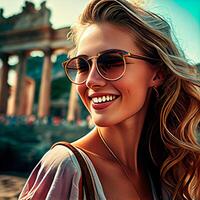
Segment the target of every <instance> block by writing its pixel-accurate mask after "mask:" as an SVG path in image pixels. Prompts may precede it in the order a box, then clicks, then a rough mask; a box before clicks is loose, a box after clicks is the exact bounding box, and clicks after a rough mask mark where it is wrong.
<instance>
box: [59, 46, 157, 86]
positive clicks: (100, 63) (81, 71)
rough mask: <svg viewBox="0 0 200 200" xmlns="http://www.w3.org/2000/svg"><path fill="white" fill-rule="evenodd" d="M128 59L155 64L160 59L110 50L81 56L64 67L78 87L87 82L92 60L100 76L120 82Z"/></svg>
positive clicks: (72, 59) (64, 64)
mask: <svg viewBox="0 0 200 200" xmlns="http://www.w3.org/2000/svg"><path fill="white" fill-rule="evenodd" d="M126 57H130V58H135V59H140V60H144V61H147V62H149V63H155V62H156V61H158V59H155V58H150V57H147V56H141V55H135V54H132V53H130V52H126V51H124V50H119V49H109V50H106V51H102V52H100V53H98V54H97V55H96V56H92V57H88V56H87V55H79V56H77V57H74V58H71V59H69V60H68V61H65V62H63V63H62V64H63V67H64V70H65V73H66V75H67V76H68V78H69V79H70V81H71V82H72V83H74V84H76V85H80V84H83V83H85V82H86V80H87V78H88V75H89V73H90V69H91V66H92V59H95V61H96V69H97V72H98V73H99V75H100V76H101V77H102V78H104V79H105V80H108V81H116V80H119V79H120V78H121V77H122V76H123V75H124V73H125V71H126V59H125V58H126Z"/></svg>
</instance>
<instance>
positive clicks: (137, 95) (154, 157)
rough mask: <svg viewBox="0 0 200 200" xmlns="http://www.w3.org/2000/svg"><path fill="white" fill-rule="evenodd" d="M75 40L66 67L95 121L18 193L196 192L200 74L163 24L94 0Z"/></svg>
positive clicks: (138, 197)
mask: <svg viewBox="0 0 200 200" xmlns="http://www.w3.org/2000/svg"><path fill="white" fill-rule="evenodd" d="M69 39H72V40H73V41H74V43H75V48H74V49H73V51H71V53H70V56H71V58H70V59H69V60H68V61H66V62H64V63H63V66H64V70H65V72H66V75H67V76H68V78H69V79H70V80H71V81H72V83H73V84H76V89H77V92H78V94H79V96H80V97H81V99H82V101H83V103H84V105H85V106H86V108H87V109H88V111H89V112H90V114H91V118H92V120H93V122H94V124H95V127H94V129H93V130H92V131H91V132H90V133H88V134H87V135H86V136H85V137H83V138H81V139H79V140H77V141H75V142H73V143H72V144H69V143H63V142H62V143H58V144H56V145H54V146H53V147H52V148H51V150H49V151H48V152H47V153H46V154H45V155H44V157H43V158H42V159H41V161H40V162H39V163H38V165H37V166H36V167H35V169H34V170H33V172H32V174H31V175H30V177H29V179H28V181H27V183H26V185H25V186H24V189H23V191H22V193H21V195H20V197H19V199H21V200H22V199H36V200H37V199H40V200H42V199H52V200H54V199H73V200H75V199H77V200H78V199H92V200H94V199H100V200H103V199H109V200H110V199H111V200H112V199H114V200H118V199H119V200H121V199H125V200H129V199H134V200H152V199H154V200H159V199H164V200H171V199H173V200H183V199H186V200H193V199H199V198H200V187H199V180H200V146H199V144H198V142H197V134H198V127H199V123H200V120H199V119H200V109H199V105H200V97H199V91H200V87H199V86H200V82H199V78H198V77H199V74H198V72H197V69H196V68H195V67H194V66H190V65H189V64H188V63H187V62H186V60H185V58H184V57H183V56H182V54H181V53H180V52H181V51H180V50H179V49H178V48H177V47H176V45H175V43H174V42H173V40H172V38H171V30H170V26H169V25H168V24H167V22H165V21H164V19H162V18H160V17H158V16H157V15H156V14H154V13H152V12H148V11H146V10H144V9H142V8H140V7H138V6H136V5H133V4H131V3H129V2H127V1H125V0H91V1H90V2H89V3H88V5H87V6H86V8H85V9H84V10H83V13H82V14H81V16H80V18H79V21H78V23H77V24H75V25H74V27H73V29H72V32H71V34H70V35H69ZM59 144H60V145H59Z"/></svg>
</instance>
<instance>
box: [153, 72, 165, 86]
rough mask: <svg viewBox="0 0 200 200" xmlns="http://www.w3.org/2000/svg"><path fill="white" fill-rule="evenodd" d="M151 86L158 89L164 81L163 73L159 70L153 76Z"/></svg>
mask: <svg viewBox="0 0 200 200" xmlns="http://www.w3.org/2000/svg"><path fill="white" fill-rule="evenodd" d="M152 80H153V84H152V86H155V87H159V86H160V85H162V83H163V82H164V80H165V76H164V72H163V70H161V69H158V70H156V71H155V73H154V76H153V79H152Z"/></svg>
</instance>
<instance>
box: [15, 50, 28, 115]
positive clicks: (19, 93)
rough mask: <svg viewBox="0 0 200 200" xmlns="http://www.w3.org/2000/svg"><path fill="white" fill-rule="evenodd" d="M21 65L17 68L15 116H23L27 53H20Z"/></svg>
mask: <svg viewBox="0 0 200 200" xmlns="http://www.w3.org/2000/svg"><path fill="white" fill-rule="evenodd" d="M18 56H19V63H18V65H17V68H16V72H17V77H16V85H15V88H16V89H15V97H14V99H15V100H14V111H13V113H14V115H23V104H24V87H25V82H24V80H25V75H26V58H27V53H26V52H20V53H19V55H18Z"/></svg>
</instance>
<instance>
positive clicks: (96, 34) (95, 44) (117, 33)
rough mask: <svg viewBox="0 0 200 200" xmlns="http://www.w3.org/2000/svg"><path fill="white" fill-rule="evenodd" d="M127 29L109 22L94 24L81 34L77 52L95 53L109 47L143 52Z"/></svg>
mask: <svg viewBox="0 0 200 200" xmlns="http://www.w3.org/2000/svg"><path fill="white" fill-rule="evenodd" d="M134 40H135V38H134V36H133V35H131V34H130V33H128V32H127V29H125V28H123V27H120V26H116V25H113V24H109V23H102V24H92V25H90V26H88V27H87V28H86V29H85V31H84V32H83V33H82V35H81V36H80V40H79V42H78V45H77V54H78V55H80V54H86V55H90V54H92V55H94V54H95V53H98V52H101V51H104V50H107V49H123V50H126V51H131V52H133V51H134V52H136V53H141V51H140V50H139V48H138V47H137V46H136V44H135V41H134Z"/></svg>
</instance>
